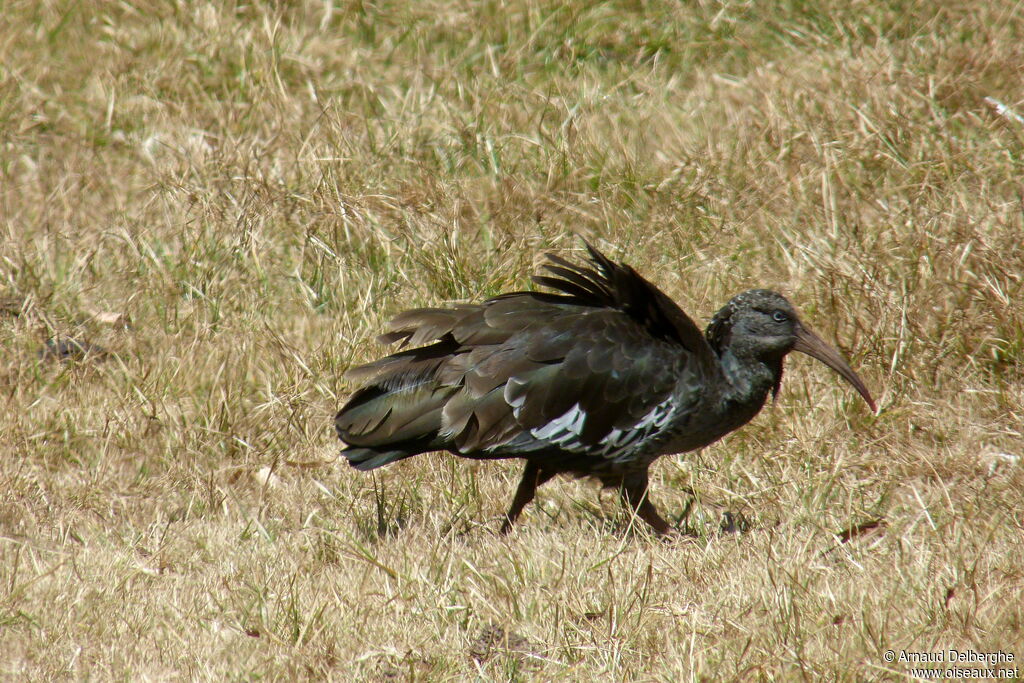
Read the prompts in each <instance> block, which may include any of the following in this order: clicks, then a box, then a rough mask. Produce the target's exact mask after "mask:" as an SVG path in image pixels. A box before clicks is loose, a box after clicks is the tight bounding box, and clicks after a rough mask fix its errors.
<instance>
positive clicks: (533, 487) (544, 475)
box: [501, 460, 555, 534]
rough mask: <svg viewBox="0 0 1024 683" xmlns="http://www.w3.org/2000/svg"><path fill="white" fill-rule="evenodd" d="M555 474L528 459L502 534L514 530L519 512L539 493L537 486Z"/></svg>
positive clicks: (506, 516) (503, 524) (502, 526)
mask: <svg viewBox="0 0 1024 683" xmlns="http://www.w3.org/2000/svg"><path fill="white" fill-rule="evenodd" d="M553 476H555V473H554V472H553V471H551V470H544V469H541V467H540V465H538V464H536V463H534V462H530V461H529V460H527V461H526V467H525V468H523V478H522V479H520V480H519V488H517V489H516V495H515V497H514V498H513V499H512V507H510V508H509V509H508V513H507V514H506V515H505V521H504V523H502V525H501V533H502V534H507V533H508V532H509V531H511V530H512V525H513V524H515V523H516V519H518V518H519V513H521V512H522V511H523V508H524V507H526V504H527V503H529V502H530V501H531V500H533V496H534V494H536V493H537V487H538V486H540V485H541V484H543V483H544V482H546V481H547V480H548V479H550V478H551V477H553Z"/></svg>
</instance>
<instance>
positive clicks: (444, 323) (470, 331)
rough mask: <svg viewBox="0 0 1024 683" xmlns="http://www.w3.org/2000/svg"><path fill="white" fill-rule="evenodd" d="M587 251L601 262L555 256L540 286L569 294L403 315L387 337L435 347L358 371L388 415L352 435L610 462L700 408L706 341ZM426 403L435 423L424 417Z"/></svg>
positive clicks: (631, 275)
mask: <svg viewBox="0 0 1024 683" xmlns="http://www.w3.org/2000/svg"><path fill="white" fill-rule="evenodd" d="M588 249H590V254H591V264H592V265H593V266H594V267H593V268H588V267H585V266H579V265H575V264H572V263H569V262H567V261H564V260H562V259H559V258H558V257H554V256H550V257H549V258H550V259H551V261H552V262H553V265H548V266H546V268H547V270H548V271H550V272H551V273H552V275H554V277H550V276H542V277H538V278H536V280H537V281H538V283H540V284H543V285H546V286H549V287H552V288H554V289H556V290H558V291H559V292H560V293H559V294H547V293H538V292H515V293H512V294H506V295H503V296H500V297H497V298H494V299H491V300H489V301H486V302H484V303H483V304H480V305H466V306H458V307H454V308H451V309H419V310H414V311H407V312H405V313H402V314H400V315H399V316H397V317H396V318H395V319H394V320H393V321H392V322H391V324H390V326H389V330H388V332H387V333H385V334H384V335H382V337H381V340H382V341H385V342H392V343H393V342H401V343H402V345H403V346H405V345H407V344H409V345H413V346H415V345H418V344H423V343H425V342H429V341H432V340H436V342H435V343H434V344H433V345H431V346H426V347H420V348H412V349H408V350H405V351H401V352H399V353H397V354H394V355H392V356H389V357H387V358H384V359H381V360H379V361H376V362H374V363H371V364H369V365H366V366H362V367H361V368H356V369H355V370H354V373H355V374H356V375H357V376H363V377H365V376H376V377H377V379H376V381H375V382H374V384H373V386H371V387H367V388H365V389H363V390H362V391H361V393H362V394H364V395H365V396H367V397H369V396H371V394H369V393H367V392H370V391H372V392H373V393H372V397H373V399H374V402H375V403H378V402H379V407H374V408H373V411H372V412H374V413H375V414H376V413H381V414H382V417H380V418H379V419H368V420H366V424H365V427H364V428H363V429H361V430H354V431H352V430H350V432H349V436H351V437H353V438H351V439H349V441H350V442H357V443H374V444H382V442H384V441H389V440H390V439H389V438H388V434H389V433H390V434H392V435H394V436H397V435H398V434H399V433H401V435H402V437H403V439H410V438H413V437H414V436H415V435H413V434H412V433H411V432H410V430H409V429H408V425H411V424H416V425H427V426H428V427H430V428H431V429H436V431H434V432H433V433H432V434H427V433H426V432H424V433H423V434H422V435H421V437H420V438H421V440H428V441H429V442H430V443H431V444H434V445H435V446H437V445H440V444H441V443H442V442H443V443H444V444H445V446H444V447H447V448H451V449H452V450H455V451H457V452H460V453H463V454H467V455H468V454H483V455H486V454H487V453H493V454H496V455H514V454H519V453H524V454H525V453H528V452H531V451H539V450H545V449H551V448H558V449H561V450H567V451H571V452H575V453H580V454H587V453H592V454H601V455H606V456H607V455H610V454H613V453H614V452H617V451H619V450H622V449H624V448H628V447H630V446H631V445H633V444H635V443H636V442H637V441H638V440H640V439H642V438H644V437H646V436H647V435H649V434H651V433H653V432H655V431H657V430H658V429H660V428H661V427H663V426H664V425H665V424H666V423H667V422H668V421H669V420H671V419H673V418H674V416H678V415H679V413H680V411H685V410H689V409H690V407H692V405H693V403H695V401H696V399H697V396H698V395H699V392H700V387H701V386H702V384H703V382H702V380H703V379H704V378H706V377H708V376H709V375H708V367H709V366H710V364H711V363H713V352H712V351H711V349H710V347H709V346H708V344H707V342H706V341H705V339H704V336H703V335H702V334H701V333H700V330H699V329H698V328H697V326H696V325H695V324H694V323H693V321H692V320H690V318H689V317H687V316H686V314H685V313H683V311H682V310H681V309H679V307H678V306H676V304H675V303H674V302H672V301H671V300H670V299H669V298H668V297H667V296H665V295H664V294H663V293H661V292H660V291H659V290H658V289H657V288H656V287H654V286H653V285H651V284H650V283H648V282H647V281H646V280H644V279H643V278H642V277H640V276H639V275H638V274H637V273H636V272H635V271H633V270H632V269H631V268H629V267H628V266H625V265H622V264H615V263H613V262H611V261H610V260H609V259H607V258H606V257H604V256H603V255H602V254H600V253H599V252H597V251H596V250H594V249H593V248H590V247H589V245H588ZM424 367H429V368H430V369H429V371H427V372H423V371H421V370H420V368H424ZM403 378H407V379H408V381H406V379H403ZM406 385H408V386H406ZM680 386H681V387H687V386H689V387H692V390H690V391H682V392H680V391H678V390H677V387H680ZM374 387H378V388H377V389H374ZM357 396H358V395H357ZM417 396H422V397H423V401H424V410H425V411H428V412H430V413H431V415H432V416H434V417H432V418H431V419H430V420H426V421H424V420H422V419H417V415H416V413H417V409H416V407H415V405H414V404H416V403H417V402H418V399H416V400H412V401H411V402H410V400H411V399H414V397H417ZM395 401H398V402H400V404H401V405H400V406H399V404H398V403H394V402H395ZM356 403H357V401H356V398H355V397H354V399H353V405H355V404H356ZM385 403H386V404H387V405H386V406H385ZM393 403H394V405H392V404H393ZM362 404H363V405H366V406H367V407H369V404H367V403H366V402H365V401H363V402H362ZM364 410H365V409H364ZM344 412H345V411H344V410H343V413H344ZM352 414H353V417H355V413H354V412H353V413H352ZM438 416H439V418H440V419H439V420H438ZM340 417H341V416H339V418H340ZM392 423H394V424H392ZM399 423H401V424H399ZM428 423H429V425H428ZM357 432H358V433H357Z"/></svg>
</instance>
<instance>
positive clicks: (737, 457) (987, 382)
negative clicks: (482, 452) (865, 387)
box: [0, 0, 1024, 681]
mask: <svg viewBox="0 0 1024 683" xmlns="http://www.w3.org/2000/svg"><path fill="white" fill-rule="evenodd" d="M1019 10H1020V8H1019V7H1018V6H1016V5H1013V4H1012V3H981V2H968V1H966V0H952V1H951V2H946V3H938V4H937V5H936V4H935V3H912V2H901V1H897V0H890V1H889V2H884V3H867V2H854V3H847V2H837V1H832V0H825V1H824V2H801V1H798V0H793V1H790V2H780V3H768V2H765V3H747V2H731V1H724V2H705V1H703V0H700V1H698V2H691V3H674V2H659V1H651V2H626V1H621V2H605V3H598V4H594V3H585V2H581V1H573V2H568V3H566V2H537V1H533V0H521V1H518V0H517V1H512V2H505V3H498V2H476V3H454V2H441V1H440V0H438V1H436V2H424V3H410V4H407V3H402V2H379V3H366V2H348V3H331V2H315V3H314V2H289V3H277V2H263V1H261V0H256V1H255V2H249V3H212V4H207V5H199V4H192V3H184V2H180V3H177V4H175V3H172V2H156V1H155V0H154V1H151V2H145V1H143V2H139V3H133V4H129V3H105V2H98V1H96V0H84V1H80V2H27V1H15V2H6V3H2V5H0V16H2V19H0V299H2V300H3V301H2V302H0V303H2V305H0V345H2V349H3V355H2V357H0V396H2V397H3V398H4V411H3V416H2V417H0V448H2V451H3V452H2V460H0V492H2V495H0V499H2V502H0V642H2V647H0V671H2V672H3V675H4V676H6V677H9V678H11V679H18V680H25V679H36V680H52V679H62V678H90V679H95V680H104V679H122V680H129V679H130V680H137V679H142V678H149V679H198V680H219V679H250V678H265V679H270V680H283V679H292V678H307V677H308V678H330V679H334V680H351V679H352V678H358V679H364V680H381V679H397V680H404V679H410V680H411V679H417V680H465V679H471V678H475V677H479V678H480V679H483V680H528V679H536V680H545V679H547V680H550V679H553V678H555V677H567V678H570V679H575V680H591V679H597V680H661V681H669V680H672V681H676V680H694V679H706V680H738V681H745V680H751V679H757V678H762V679H782V680H789V679H801V678H802V679H809V680H813V679H818V678H826V679H841V680H864V679H875V678H881V679H890V678H891V679H899V678H901V677H903V676H904V674H905V673H906V672H907V671H908V669H907V668H906V667H905V666H902V665H899V664H895V665H889V664H886V663H885V662H884V661H883V659H882V652H883V651H884V650H886V649H888V648H893V649H895V650H897V651H898V650H901V649H902V650H910V651H915V650H916V651H935V650H940V649H947V648H950V647H954V648H960V649H964V648H973V649H976V650H981V651H992V650H999V649H1002V650H1004V651H1009V652H1013V653H1015V654H1016V656H1017V659H1018V662H1019V660H1020V658H1021V657H1024V559H1022V558H1024V469H1022V465H1021V461H1020V457H1021V456H1022V455H1024V436H1022V427H1021V425H1022V424H1024V374H1022V372H1024V308H1022V306H1021V298H1022V294H1024V292H1022V277H1024V249H1022V248H1021V239H1022V234H1024V220H1022V219H1024V200H1022V193H1024V190H1022V185H1021V178H1022V177H1024V163H1022V161H1021V159H1022V154H1024V124H1022V122H1021V121H1020V120H1019V119H1015V118H1014V117H1013V115H1012V112H1009V113H1007V112H1004V113H1000V111H999V110H998V107H997V106H996V104H995V102H999V103H1003V104H1005V105H1006V106H1008V107H1010V108H1011V109H1012V110H1014V111H1016V112H1017V113H1018V114H1020V113H1024V102H1022V100H1021V98H1022V93H1021V89H1020V86H1021V83H1022V82H1024V71H1022V64H1024V49H1022V47H1021V46H1022V45H1024V19H1022V15H1021V12H1020V11H1019ZM986 98H992V101H989V100H986ZM576 234H581V235H584V236H587V237H588V238H589V239H593V240H596V241H597V242H598V243H599V244H600V245H601V246H603V247H604V248H606V249H607V250H609V251H610V252H611V253H613V254H614V255H615V256H617V257H619V258H622V259H625V260H627V261H629V262H630V263H632V264H634V265H636V266H637V267H639V268H640V269H641V270H642V271H643V272H645V273H647V274H649V275H650V276H651V277H652V278H653V279H654V280H655V281H656V282H657V283H658V284H659V285H661V286H663V287H664V288H665V289H666V290H667V291H668V292H670V293H671V294H672V295H673V296H674V297H676V298H677V299H678V300H679V301H680V302H681V303H682V304H683V305H684V307H685V308H686V309H687V310H689V311H691V312H692V313H693V314H694V315H695V317H697V318H698V319H700V320H706V319H707V317H708V316H709V315H710V314H711V313H712V312H713V311H714V309H715V308H717V307H718V306H719V305H721V304H722V303H723V302H724V301H725V300H726V299H727V298H728V296H730V295H731V294H732V293H735V292H736V291H739V290H741V289H743V288H746V287H749V286H753V285H758V286H771V287H776V288H780V289H782V290H783V291H785V292H787V293H788V294H789V295H791V297H792V299H793V300H794V301H795V302H796V303H797V305H798V306H799V307H800V308H801V309H802V310H803V312H804V314H805V317H806V318H808V319H809V320H811V321H813V322H814V323H815V325H816V327H818V328H819V329H820V330H821V331H823V332H824V333H825V336H826V337H830V338H832V339H835V340H837V341H838V342H839V343H840V345H841V346H842V348H843V349H844V351H845V352H846V354H847V355H848V356H849V357H850V358H851V359H852V361H853V364H854V365H855V366H856V367H857V368H858V369H860V370H861V371H862V373H863V375H864V377H865V378H866V379H867V380H868V383H869V385H871V386H872V387H873V388H874V389H875V392H876V394H878V395H879V397H880V399H881V404H882V407H883V411H882V413H881V414H880V415H879V416H877V417H874V416H871V415H869V414H867V412H866V410H865V409H864V407H863V405H862V404H860V403H859V399H858V398H857V397H856V395H855V394H854V393H853V392H852V391H851V390H850V389H849V388H848V387H846V386H843V385H842V384H841V383H840V382H839V380H838V379H837V378H836V377H835V376H833V375H831V374H830V373H829V372H828V371H827V370H825V369H824V368H822V367H821V366H820V365H817V364H814V363H812V362H811V361H809V360H807V359H806V358H794V359H793V360H792V362H791V363H790V365H789V371H788V374H787V379H786V382H785V383H784V389H783V395H782V397H781V399H780V401H779V402H778V404H777V405H776V406H775V407H774V408H772V409H767V410H766V411H765V413H764V414H763V415H762V416H760V417H759V418H758V419H757V420H755V422H754V423H753V424H752V425H750V426H749V427H747V428H746V429H744V430H742V431H741V432H739V433H737V434H735V435H733V436H731V437H729V438H727V439H726V440H724V441H723V442H721V443H719V444H716V445H715V446H713V447H712V448H709V449H706V450H705V451H703V452H701V453H698V454H692V455H690V456H687V457H685V458H682V457H680V458H665V459H663V461H661V462H660V463H659V464H658V465H656V466H655V472H654V479H655V482H654V487H655V488H654V496H655V498H656V500H657V501H658V502H659V503H660V504H661V506H662V508H663V509H664V510H665V511H666V512H669V513H673V512H674V513H675V514H677V515H678V514H679V513H680V512H681V511H682V510H683V509H684V508H685V506H686V505H687V503H688V496H687V494H686V493H685V492H684V491H685V487H688V486H690V487H693V488H694V489H695V490H697V491H698V492H700V494H701V496H702V497H703V499H704V500H703V501H702V503H701V504H700V505H698V506H697V509H698V511H699V510H701V509H704V510H715V509H718V508H717V506H725V507H727V508H728V509H730V510H733V511H736V512H742V513H743V514H745V515H746V516H747V517H748V518H749V519H750V521H751V525H752V527H751V529H750V530H749V531H746V532H744V533H739V534H721V533H719V532H718V531H717V530H716V529H715V528H714V525H713V524H704V525H702V524H701V523H700V522H701V520H702V519H712V517H710V516H708V517H701V516H700V515H695V517H694V518H693V519H692V520H690V522H691V523H694V524H695V525H696V526H697V531H698V532H699V533H698V535H697V536H696V537H695V538H692V539H690V540H683V541H679V542H676V543H673V544H664V543H660V542H658V541H657V540H655V539H652V538H649V537H648V536H647V535H646V534H644V533H630V532H628V531H627V527H628V526H629V520H628V519H627V518H626V517H625V516H624V515H623V514H622V513H621V512H620V511H619V509H618V507H617V505H616V502H615V500H614V496H613V495H611V494H609V493H599V492H598V491H597V489H596V487H594V486H593V485H591V484H588V483H586V482H582V483H581V482H568V481H566V482H563V481H557V482H554V483H552V484H551V485H549V486H548V487H545V488H544V489H543V490H542V491H541V494H540V497H539V500H538V503H537V504H536V505H535V506H531V507H530V508H528V510H527V514H526V516H525V518H524V520H523V522H522V525H521V527H520V528H519V530H518V531H517V532H516V533H515V534H514V535H513V536H512V537H511V538H508V539H503V538H499V537H497V536H496V534H495V533H494V531H495V529H496V528H497V524H498V521H499V519H500V516H501V514H502V512H503V511H504V508H505V506H506V504H507V502H508V498H509V496H510V494H511V490H512V488H513V485H514V482H515V480H516V475H517V474H518V472H517V469H518V466H517V465H516V464H514V463H490V464H475V463H468V462H455V461H453V459H451V458H446V457H442V456H424V457H421V458H416V459H414V460H411V461H407V462H404V463H401V464H400V465H397V466H394V467H390V468H387V469H386V470H384V471H380V472H379V473H377V474H375V475H372V476H371V475H364V474H360V473H356V472H354V471H352V470H350V469H349V468H348V467H346V466H344V465H343V464H342V463H339V462H337V460H336V454H337V450H338V444H337V443H336V441H335V437H334V435H333V433H332V428H331V419H332V416H333V413H334V412H335V411H336V409H337V408H338V406H339V405H340V404H341V402H342V401H343V400H344V397H345V395H346V392H347V391H348V390H349V389H350V387H348V386H347V385H346V384H345V382H344V381H343V379H342V373H343V371H344V370H345V368H346V367H348V366H349V365H350V364H353V363H356V362H360V361H363V360H366V359H367V358H369V357H370V356H371V355H373V354H377V353H379V351H380V350H379V349H378V348H376V347H374V346H373V345H372V344H371V342H370V339H372V336H373V334H374V333H375V331H376V330H378V329H379V328H380V326H381V324H382V322H383V321H384V320H385V319H386V318H387V317H388V316H389V315H390V314H393V313H394V312H396V311H397V310H399V309H401V308H405V307H408V306H410V305H414V304H428V303H436V302H440V301H444V300H452V299H462V298H466V299H470V298H478V297H483V296H487V295H491V294H494V293H496V292H498V291H500V290H503V289H506V288H509V287H515V286H523V285H524V284H525V283H526V282H527V276H528V275H529V274H530V272H531V271H532V270H533V265H534V261H535V259H536V258H537V256H538V254H540V253H541V252H542V251H544V250H546V249H558V250H563V253H564V252H565V251H568V250H572V249H576V248H578V245H579V243H578V240H577V239H576V238H575V237H574V235H576ZM55 336H61V337H71V338H74V339H80V340H85V341H88V342H91V343H93V344H99V345H101V346H103V347H105V348H106V349H107V350H108V351H109V352H110V354H111V355H110V356H109V357H106V358H104V357H103V356H102V355H100V354H95V353H90V354H88V355H87V356H86V357H85V358H84V359H81V360H71V361H69V362H62V361H60V360H59V358H58V357H56V356H55V355H54V354H52V353H51V354H45V355H43V356H40V354H39V351H40V349H42V348H43V344H44V342H45V341H46V340H47V339H48V338H51V337H55ZM878 519H881V520H883V524H881V525H880V526H879V527H878V528H875V529H873V530H870V531H865V532H864V533H861V534H853V537H852V538H850V539H849V542H846V543H840V540H839V538H838V537H837V535H836V534H837V532H840V531H842V530H849V529H851V528H854V529H856V527H857V526H858V525H863V524H865V523H868V522H871V521H873V520H878Z"/></svg>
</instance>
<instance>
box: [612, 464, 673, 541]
mask: <svg viewBox="0 0 1024 683" xmlns="http://www.w3.org/2000/svg"><path fill="white" fill-rule="evenodd" d="M619 494H620V495H621V496H622V502H623V503H624V504H625V505H626V507H628V508H629V509H630V510H632V511H633V512H635V513H636V516H637V517H639V518H640V519H642V520H644V521H645V522H647V523H648V524H650V525H651V528H652V529H654V530H655V531H656V532H657V533H659V534H668V533H671V531H672V527H671V526H670V525H669V523H668V522H666V521H665V520H664V518H663V517H662V516H661V515H659V514H658V509H657V508H656V507H654V503H652V502H651V501H650V499H649V498H648V497H647V473H646V472H644V473H643V474H640V475H632V476H629V477H626V478H625V479H624V480H623V481H622V488H620V489H619Z"/></svg>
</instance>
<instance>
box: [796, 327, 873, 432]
mask: <svg viewBox="0 0 1024 683" xmlns="http://www.w3.org/2000/svg"><path fill="white" fill-rule="evenodd" d="M793 350H794V351H801V352H803V353H806V354H807V355H808V356H811V357H812V358H817V359H818V360H820V361H821V362H822V363H824V364H825V365H827V366H829V367H830V368H832V369H833V370H835V371H836V372H838V373H839V374H840V375H842V376H843V379H845V380H846V381H847V382H849V383H850V384H852V385H853V388H854V389H856V390H857V393H858V394H860V395H861V396H863V397H864V400H865V401H867V402H868V405H869V406H871V412H873V413H875V412H878V410H877V409H876V408H875V402H874V400H873V399H872V398H871V394H870V393H869V392H868V388H867V387H866V386H864V382H862V381H861V379H860V377H858V376H857V373H856V372H854V371H853V370H852V369H851V368H850V366H849V365H847V364H846V361H845V360H843V357H842V356H840V355H839V352H838V351H836V350H835V349H834V348H832V347H831V346H829V345H828V344H826V343H825V342H824V341H823V340H822V339H821V337H819V336H818V335H816V334H814V333H813V332H811V331H810V330H809V329H807V328H806V327H804V326H803V325H798V326H797V329H796V344H795V345H794V346H793Z"/></svg>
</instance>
